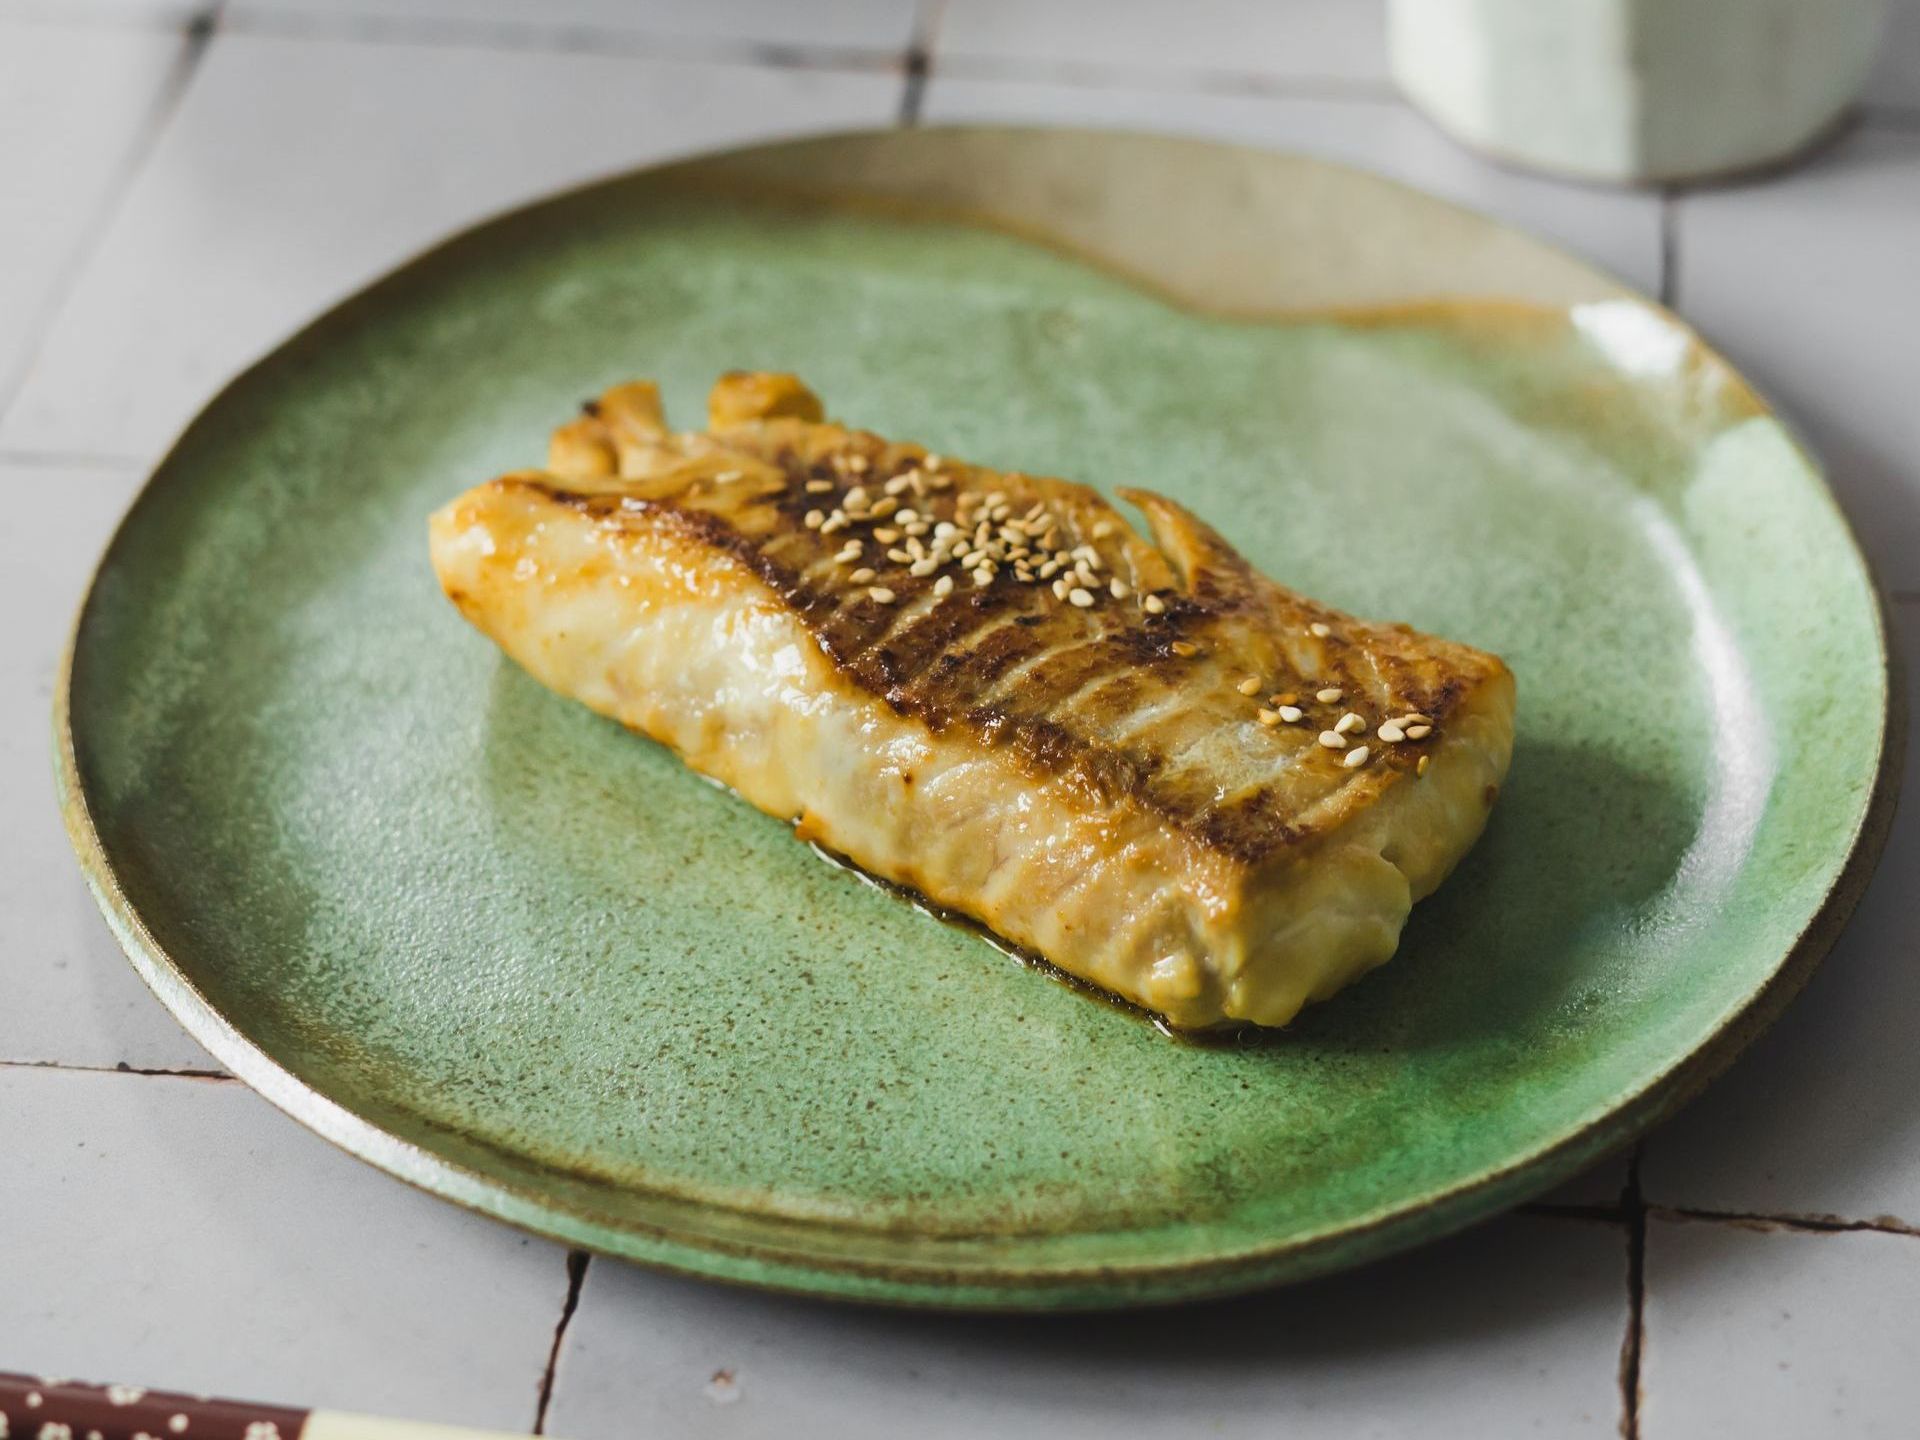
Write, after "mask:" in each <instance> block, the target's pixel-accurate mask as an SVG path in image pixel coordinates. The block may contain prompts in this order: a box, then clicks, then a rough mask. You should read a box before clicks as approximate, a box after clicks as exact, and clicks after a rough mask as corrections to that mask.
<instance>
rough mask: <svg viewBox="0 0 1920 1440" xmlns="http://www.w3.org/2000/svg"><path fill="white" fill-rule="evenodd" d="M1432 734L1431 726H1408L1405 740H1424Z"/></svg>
mask: <svg viewBox="0 0 1920 1440" xmlns="http://www.w3.org/2000/svg"><path fill="white" fill-rule="evenodd" d="M1432 733H1433V727H1432V726H1431V725H1409V726H1408V727H1407V739H1409V740H1424V739H1426V738H1427V736H1429V735H1431V734H1432Z"/></svg>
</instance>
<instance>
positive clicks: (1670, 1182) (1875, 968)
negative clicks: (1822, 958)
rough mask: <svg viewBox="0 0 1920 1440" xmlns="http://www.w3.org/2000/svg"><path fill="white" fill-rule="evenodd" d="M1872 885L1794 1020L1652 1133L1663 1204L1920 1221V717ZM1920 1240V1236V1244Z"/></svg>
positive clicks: (1914, 693)
mask: <svg viewBox="0 0 1920 1440" xmlns="http://www.w3.org/2000/svg"><path fill="white" fill-rule="evenodd" d="M1894 620H1895V624H1896V626H1897V627H1898V629H1899V631H1900V632H1901V635H1900V637H1899V638H1900V640H1901V643H1902V646H1903V649H1904V650H1905V652H1906V655H1907V657H1908V658H1907V661H1906V669H1907V686H1908V709H1909V712H1910V713H1915V714H1920V665H1917V664H1916V663H1915V659H1916V656H1915V649H1914V642H1915V641H1916V639H1920V604H1915V603H1907V604H1901V605H1897V606H1896V607H1895V610H1894ZM1907 775H1908V777H1909V786H1908V791H1907V794H1906V796H1905V797H1904V799H1903V801H1902V804H1901V807H1900V810H1899V812H1898V814H1897V815H1896V817H1895V820H1894V830H1893V838H1892V840H1891V841H1890V842H1889V844H1888V845H1887V849H1886V853H1885V855H1884V857H1883V858H1882V860H1881V862H1880V869H1879V872H1878V874H1877V875H1876V876H1875V877H1874V881H1873V884H1872V887H1871V888H1870V889H1869V891H1868V893H1867V895H1866V897H1865V899H1864V900H1862V902H1861V904H1860V908H1859V910H1858V911H1856V912H1855V914H1854V917H1853V922H1852V924H1851V925H1850V926H1849V927H1848V929H1847V931H1846V933H1845V934H1844V935H1843V936H1842V937H1841V940H1840V943H1839V944H1838V945H1837V946H1836V947H1835V948H1834V951H1833V953H1832V954H1831V955H1829V956H1828V957H1827V960H1826V963H1825V964H1824V965H1823V966H1822V967H1821V968H1820V970H1819V971H1818V972H1817V973H1816V974H1815V975H1814V977H1813V979H1812V980H1811V981H1810V982H1809V983H1808V985H1807V988H1806V990H1805V992H1804V993H1803V994H1802V995H1801V996H1800V997H1799V998H1798V999H1797V1000H1795V1001H1794V1003H1793V1006H1792V1008H1791V1009H1789V1010H1788V1011H1787V1013H1786V1015H1785V1016H1784V1017H1782V1019H1781V1020H1780V1023H1779V1024H1778V1025H1776V1026H1775V1027H1774V1028H1773V1030H1772V1031H1770V1032H1769V1033H1768V1034H1767V1035H1766V1036H1764V1037H1763V1038H1762V1039H1761V1040H1760V1041H1759V1042H1758V1043H1757V1044H1756V1045H1755V1046H1754V1047H1753V1049H1752V1050H1751V1051H1750V1052H1749V1053H1748V1054H1747V1055H1746V1056H1744V1057H1743V1058H1742V1059H1741V1060H1740V1061H1739V1062H1738V1063H1737V1064H1736V1065H1735V1066H1734V1068H1733V1069H1732V1070H1731V1071H1730V1072H1729V1073H1728V1074H1727V1075H1725V1076H1723V1077H1722V1078H1721V1079H1720V1080H1719V1081H1718V1082H1716V1083H1715V1084H1714V1086H1713V1087H1712V1088H1711V1089H1710V1090H1708V1091H1707V1093H1706V1094H1705V1095H1703V1096H1701V1097H1700V1098H1699V1099H1698V1100H1696V1101H1695V1102H1694V1103H1693V1104H1692V1105H1691V1106H1690V1107H1688V1109H1686V1110H1685V1111H1683V1112H1682V1113H1681V1114H1680V1116H1679V1117H1678V1118H1677V1119H1676V1120H1674V1121H1673V1122H1672V1123H1671V1124H1669V1125H1667V1126H1666V1127H1665V1128H1663V1129H1662V1130H1660V1131H1658V1132H1657V1133H1656V1134H1654V1135H1653V1136H1652V1137H1651V1138H1650V1139H1649V1140H1648V1142H1647V1148H1646V1156H1645V1159H1644V1160H1643V1161H1642V1162H1641V1184H1642V1188H1643V1189H1644V1190H1645V1192H1646V1195H1647V1198H1648V1199H1649V1200H1650V1201H1653V1202H1655V1203H1658V1204H1663V1205H1672V1206H1680V1207H1686V1208H1696V1209H1707V1210H1719V1211H1730V1212H1734V1213H1741V1214H1756V1213H1765V1214H1787V1215H1813V1216H1839V1217H1843V1218H1846V1219H1856V1220H1858V1219H1873V1218H1877V1217H1880V1216H1894V1217H1897V1218H1900V1219H1902V1220H1904V1221H1906V1222H1908V1223H1910V1224H1914V1225H1920V1104H1916V1102H1915V1097H1916V1096H1920V1046H1916V1045H1915V1043H1914V1024H1913V1017H1914V1015H1915V1014H1916V1013H1920V926H1916V924H1915V917H1914V895H1915V894H1916V892H1920V800H1916V797H1915V795H1914V792H1913V788H1912V781H1913V780H1915V779H1920V727H1915V728H1914V730H1913V733H1912V735H1911V736H1910V738H1909V744H1908V750H1907ZM1917 1243H1920V1242H1917Z"/></svg>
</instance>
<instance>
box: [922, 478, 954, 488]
mask: <svg viewBox="0 0 1920 1440" xmlns="http://www.w3.org/2000/svg"><path fill="white" fill-rule="evenodd" d="M927 485H928V487H929V488H930V489H934V490H951V489H952V488H953V481H951V480H949V479H948V478H947V477H946V476H944V475H936V476H934V477H933V479H931V480H929V481H928V482H927Z"/></svg>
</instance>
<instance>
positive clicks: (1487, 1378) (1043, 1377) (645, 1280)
mask: <svg viewBox="0 0 1920 1440" xmlns="http://www.w3.org/2000/svg"><path fill="white" fill-rule="evenodd" d="M1625 1257H1626V1251H1625V1242H1624V1240H1623V1239H1622V1237H1621V1234H1620V1232H1619V1231H1618V1230H1617V1229H1616V1228H1614V1227H1611V1226H1603V1225H1590V1224H1585V1223H1581V1222H1577V1221H1568V1220H1539V1219H1508V1220H1502V1221H1497V1222H1495V1223H1494V1224H1492V1225H1489V1226H1487V1227H1485V1228H1483V1229H1481V1230H1479V1231H1477V1232H1475V1233H1473V1234H1470V1235H1468V1236H1465V1237H1462V1238H1460V1239H1457V1240H1453V1241H1448V1242H1445V1243H1443V1244H1440V1245H1436V1246H1433V1247H1430V1248H1429V1249H1427V1250H1426V1251H1424V1252H1422V1253H1419V1254H1416V1255H1412V1256H1407V1257H1403V1258H1401V1259H1398V1260H1393V1261H1389V1262H1387V1263H1385V1264H1381V1265H1377V1266H1374V1267H1371V1268H1369V1269H1366V1270H1363V1271H1360V1272H1358V1273H1356V1274H1351V1275H1347V1276H1343V1277H1338V1278H1336V1279H1333V1280H1330V1281H1324V1282H1319V1283H1316V1284H1312V1285H1308V1286H1305V1287H1301V1288H1296V1289H1293V1290H1290V1291H1282V1292H1280V1293H1278V1294H1274V1295H1268V1296H1263V1297H1257V1298H1254V1299H1251V1300H1244V1301H1236V1302H1230V1303H1225V1304H1213V1305H1205V1306H1195V1307H1188V1308H1184V1309H1177V1310H1160V1311H1147V1312H1144V1313H1141V1314H1137V1315H1132V1316H1121V1317H1096V1316H1071V1317H1060V1318H1055V1319H1047V1320H1032V1319H1028V1320H1021V1319H1012V1318H1005V1317H1001V1318H992V1317H986V1318H975V1319H964V1318H952V1317H940V1316H934V1315H924V1314H913V1313H904V1312H886V1311H875V1310H856V1309H848V1308H834V1307H828V1306H824V1305H820V1304H815V1303H808V1302H802V1301H796V1300H786V1299H777V1298H773V1297H770V1296H755V1295H751V1294H747V1293H744V1292H741V1291H737V1290H730V1289H723V1288H720V1287H716V1286H705V1285H697V1284H693V1283H690V1282H687V1281H681V1280H674V1279H669V1278H666V1277H663V1276H657V1275H651V1274H647V1273H644V1272H642V1271H639V1270H635V1269H630V1268H627V1267H624V1266H618V1265H611V1264H608V1263H606V1262H604V1261H595V1262H594V1263H593V1265H592V1267H591V1269H590V1270H589V1271H588V1274H587V1282H586V1286H585V1289H584V1291H583V1292H582V1296H581V1301H580V1308H579V1310H578V1311H577V1312H576V1313H575V1315H574V1319H573V1324H572V1327H571V1328H570V1329H569V1330H568V1332H567V1338H566V1344H565V1346H564V1348H563V1349H562V1351H561V1357H560V1365H559V1368H558V1370H557V1371H556V1379H557V1383H556V1387H555V1391H554V1399H553V1406H552V1409H551V1410H550V1411H549V1414H548V1420H549V1428H550V1429H551V1430H552V1431H553V1432H554V1433H556V1434H561V1435H568V1436H572V1437H576V1440H621V1437H626V1436H633V1435H663V1436H664V1435H672V1436H675V1437H684V1440H699V1437H703V1436H737V1437H747V1436H769V1437H781V1440H802V1437H811V1436H821V1437H834V1440H842V1437H844V1440H855V1437H869V1436H870V1437H875V1440H881V1437H888V1440H890V1437H894V1436H899V1435H903V1434H912V1435H914V1436H918V1437H941V1436H955V1437H961V1436H964V1437H968V1440H972V1437H977V1436H981V1435H995V1436H1029V1435H1046V1436H1049V1437H1055V1440H1070V1437H1078V1436H1087V1437H1095V1436H1099V1437H1106V1436H1113V1435H1121V1434H1124V1435H1128V1436H1151V1435H1174V1436H1188V1435H1202V1434H1204V1435H1222V1436H1236V1435H1247V1436H1256V1435H1257V1436H1273V1435H1287V1436H1298V1437H1308V1436H1340V1437H1349V1436H1367V1437H1389V1436H1402V1435H1404V1436H1418V1437H1421V1440H1441V1437H1452V1436H1461V1437H1467V1436H1472V1437H1481V1436H1488V1435H1519V1434H1535V1433H1538V1434H1544V1435H1554V1436H1569V1437H1571V1436H1587V1435H1590V1436H1596V1437H1598V1436H1605V1437H1612V1436H1614V1435H1615V1434H1617V1430H1616V1426H1617V1424H1618V1421H1619V1410H1620V1403H1619V1401H1620V1392H1619V1389H1618V1383H1617V1378H1616V1371H1617V1368H1618V1364H1619V1356H1620V1343H1621V1337H1622V1335H1623V1334H1624V1327H1625V1323H1626V1299H1627V1292H1626V1258H1625ZM1467 1377H1471V1383H1462V1382H1463V1380H1466V1379H1467Z"/></svg>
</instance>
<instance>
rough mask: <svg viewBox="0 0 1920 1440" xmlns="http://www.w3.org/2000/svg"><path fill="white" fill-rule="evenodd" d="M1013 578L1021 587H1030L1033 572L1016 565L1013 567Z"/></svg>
mask: <svg viewBox="0 0 1920 1440" xmlns="http://www.w3.org/2000/svg"><path fill="white" fill-rule="evenodd" d="M1013 578H1014V579H1016V580H1018V581H1019V582H1020V583H1021V584H1022V585H1031V584H1033V571H1031V570H1029V569H1028V568H1027V567H1026V566H1024V565H1016V566H1014V567H1013Z"/></svg>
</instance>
